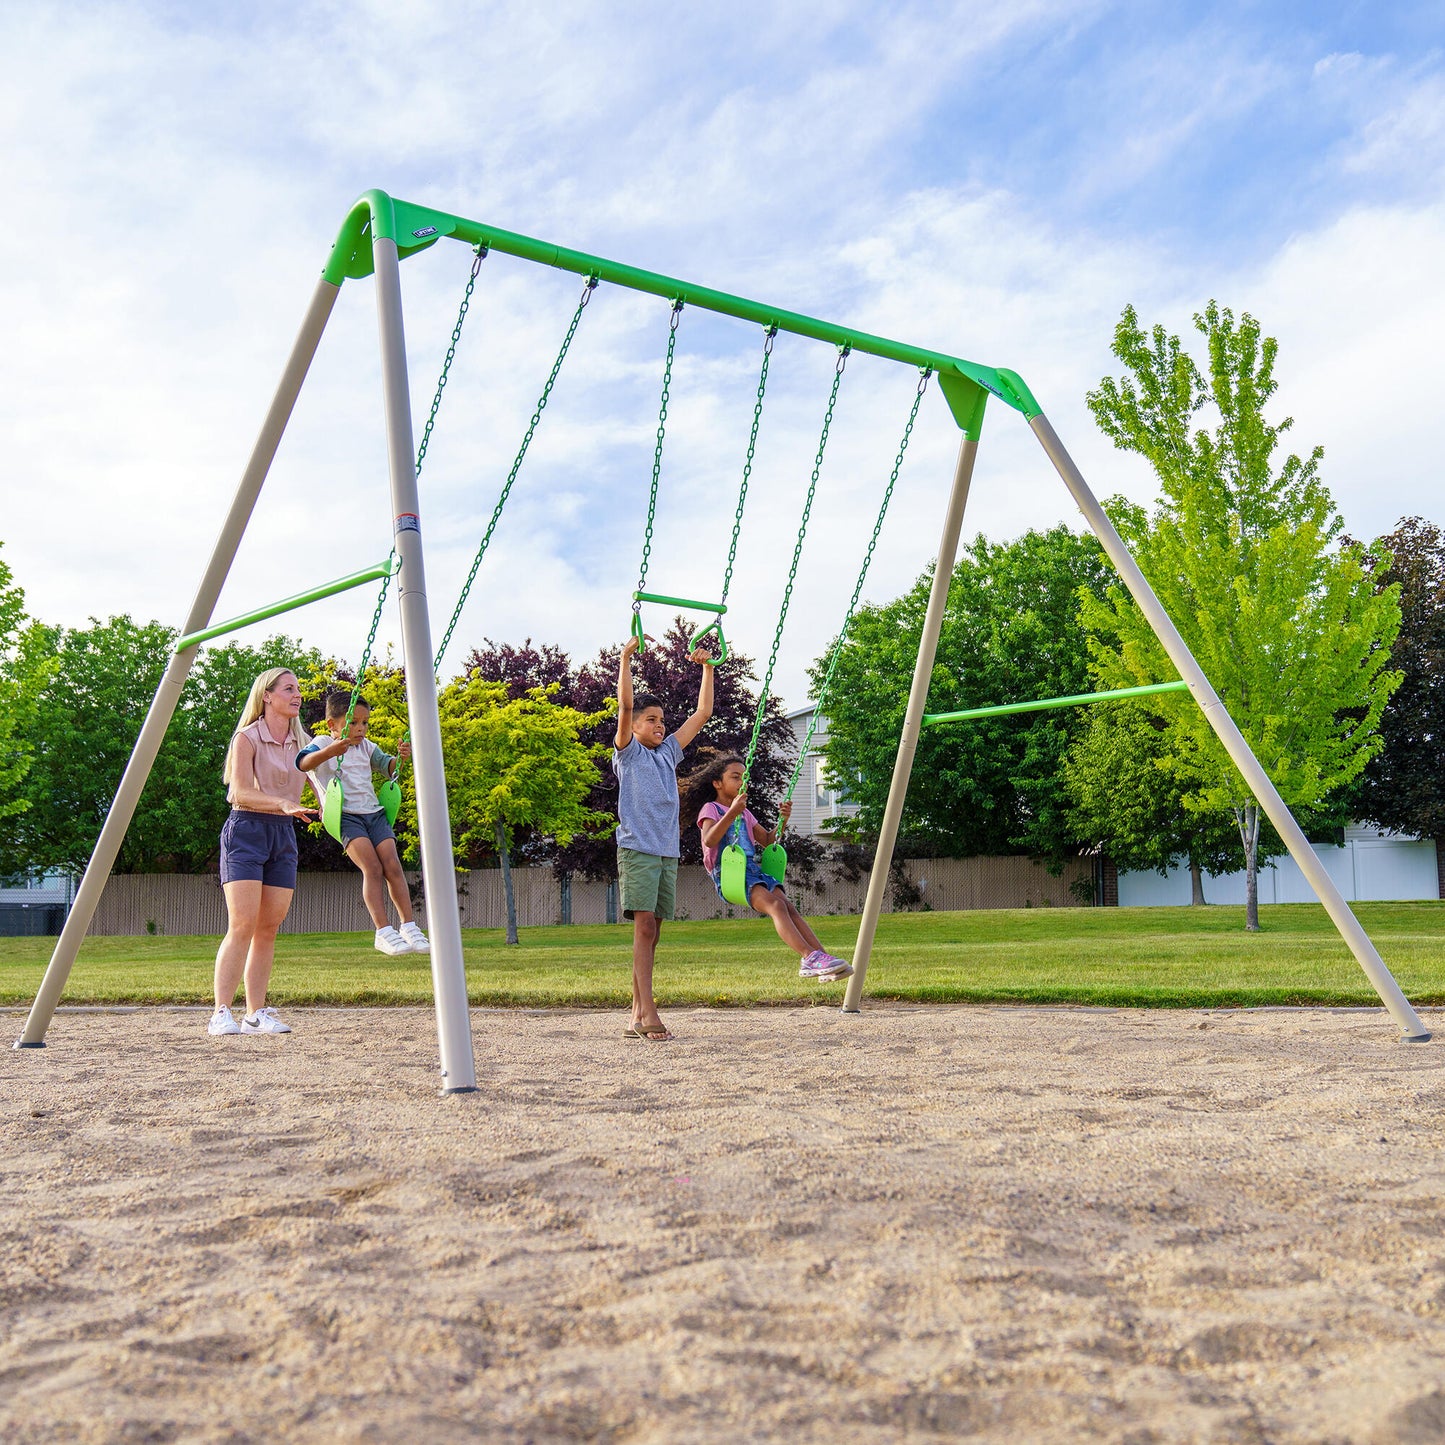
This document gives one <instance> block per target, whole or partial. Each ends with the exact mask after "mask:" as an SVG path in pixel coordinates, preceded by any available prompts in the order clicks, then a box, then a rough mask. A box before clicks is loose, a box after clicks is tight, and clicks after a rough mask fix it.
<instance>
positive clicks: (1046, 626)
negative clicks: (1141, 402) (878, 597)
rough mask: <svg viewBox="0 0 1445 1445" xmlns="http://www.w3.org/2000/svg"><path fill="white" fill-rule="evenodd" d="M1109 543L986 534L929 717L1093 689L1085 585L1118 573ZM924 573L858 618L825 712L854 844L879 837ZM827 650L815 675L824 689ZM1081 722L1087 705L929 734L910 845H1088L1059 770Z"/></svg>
mask: <svg viewBox="0 0 1445 1445" xmlns="http://www.w3.org/2000/svg"><path fill="white" fill-rule="evenodd" d="M1113 575H1114V574H1113V570H1112V568H1110V567H1109V565H1108V563H1107V562H1106V560H1105V558H1104V555H1103V552H1102V550H1101V549H1100V547H1099V545H1098V543H1097V542H1096V541H1095V540H1094V539H1093V538H1092V537H1088V536H1081V535H1079V534H1078V533H1075V532H1071V531H1070V530H1069V529H1068V528H1067V527H1064V526H1058V527H1053V528H1051V529H1049V530H1048V531H1046V532H1037V531H1035V532H1026V533H1025V534H1024V535H1023V536H1022V537H1019V538H1017V539H1016V540H1014V541H1012V542H1002V543H998V542H990V541H988V539H987V538H985V537H983V536H982V535H980V536H978V537H976V538H975V539H974V541H973V542H972V543H971V544H970V545H969V546H968V547H967V548H966V549H965V550H964V553H963V555H962V557H960V559H959V561H958V563H957V564H956V566H955V567H954V571H953V577H952V579H951V581H950V583H949V589H948V607H947V613H946V616H945V620H944V625H943V632H942V635H941V636H940V639H939V646H938V656H937V660H936V662H935V664H934V669H933V677H932V681H931V686H930V689H929V694H928V709H929V711H930V712H950V711H955V710H960V709H963V708H969V707H983V706H987V705H989V704H991V703H1002V702H1025V701H1029V700H1032V699H1034V698H1040V697H1052V696H1058V695H1060V694H1070V693H1078V692H1085V691H1087V690H1088V687H1089V653H1088V648H1087V642H1086V638H1085V634H1084V630H1083V628H1082V627H1081V626H1080V624H1079V621H1078V597H1079V593H1080V591H1081V590H1082V591H1083V592H1086V593H1088V594H1090V595H1094V596H1102V594H1103V591H1104V588H1105V587H1106V586H1107V584H1108V582H1109V580H1110V579H1111V578H1112V577H1113ZM932 580H933V579H932V573H931V572H925V573H924V574H923V575H922V576H921V577H920V578H919V579H918V581H917V582H916V583H915V584H914V585H913V587H912V588H910V589H909V591H908V592H906V593H904V595H903V596H902V597H900V598H898V599H896V600H895V601H893V602H889V603H887V604H885V605H882V606H872V607H862V608H860V609H859V610H858V612H857V613H856V614H855V615H854V618H853V622H852V625H851V627H850V628H849V632H848V638H847V641H846V643H845V645H844V648H843V652H842V654H841V656H840V657H839V659H838V667H837V671H836V673H835V675H834V678H833V684H832V690H831V693H830V694H829V697H828V700H827V704H826V711H827V715H828V739H829V740H828V768H829V771H830V772H831V773H832V774H833V775H834V776H835V777H840V778H847V779H849V780H850V781H849V788H850V790H851V792H852V795H853V799H854V801H855V802H857V803H858V804H859V810H858V813H857V815H856V816H855V817H854V818H852V819H850V820H848V822H847V824H846V825H845V830H846V832H847V833H848V835H849V836H851V837H854V838H855V839H857V840H860V841H866V840H869V839H871V838H874V837H876V836H877V832H878V828H879V826H880V824H881V821H882V817H883V809H884V805H885V803H886V802H887V798H888V787H889V782H890V780H891V778H892V775H893V763H894V759H895V757H896V755H897V751H898V737H899V734H900V732H901V731H902V727H903V714H904V710H905V707H906V704H907V701H908V691H909V684H910V682H911V679H912V676H913V666H914V660H915V659H916V657H917V655H918V641H919V637H920V635H921V633H922V630H923V617H924V613H925V611H926V609H927V605H928V594H929V590H930V588H931V586H932ZM826 667H827V655H826V654H825V656H824V657H822V658H820V659H819V660H818V662H817V663H816V664H815V666H814V669H813V674H812V676H813V684H814V686H815V687H817V686H818V685H819V684H820V683H821V681H822V676H823V673H824V671H825V670H826ZM1083 726H1084V718H1083V716H1082V714H1081V713H1080V711H1079V710H1077V709H1070V710H1067V711H1059V712H1044V713H1024V714H1017V715H1014V716H1011V717H1003V718H993V719H980V720H978V721H974V722H965V723H957V724H949V725H940V726H937V727H931V728H926V729H925V730H924V732H923V735H922V737H921V739H920V740H919V745H918V753H917V756H916V759H915V762H914V767H913V774H912V778H911V781H910V784H909V790H908V802H907V806H906V808H905V810H904V815H903V828H902V834H903V838H904V844H903V846H904V848H905V849H906V850H907V851H910V852H913V853H933V854H943V855H946V856H952V857H960V858H963V857H969V856H972V855H976V854H999V853H1032V854H1034V855H1036V856H1041V857H1047V858H1051V859H1058V858H1062V857H1064V856H1066V855H1067V854H1068V853H1069V852H1070V851H1071V850H1072V849H1073V846H1074V844H1075V843H1076V842H1077V841H1078V837H1079V835H1078V834H1077V832H1076V830H1075V828H1074V826H1073V824H1072V823H1071V821H1070V817H1069V808H1070V803H1069V798H1068V795H1067V792H1066V790H1065V787H1064V783H1063V779H1062V775H1061V765H1062V762H1063V759H1064V757H1065V756H1066V754H1067V752H1068V749H1069V746H1070V743H1071V742H1072V740H1073V739H1074V738H1075V737H1077V736H1078V735H1079V733H1080V731H1081V729H1082V728H1083Z"/></svg>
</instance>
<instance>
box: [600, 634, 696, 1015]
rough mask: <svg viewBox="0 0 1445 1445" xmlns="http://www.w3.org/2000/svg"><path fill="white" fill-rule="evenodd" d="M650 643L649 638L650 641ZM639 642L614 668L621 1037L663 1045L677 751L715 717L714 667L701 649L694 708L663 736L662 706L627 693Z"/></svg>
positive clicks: (626, 648) (632, 642) (631, 642)
mask: <svg viewBox="0 0 1445 1445" xmlns="http://www.w3.org/2000/svg"><path fill="white" fill-rule="evenodd" d="M647 640H648V641H649V642H650V641H651V640H652V639H651V638H648V639H647ZM639 646H641V642H640V641H639V639H638V638H637V637H636V636H633V637H629V638H628V639H627V641H626V642H625V643H624V644H623V645H622V659H621V662H620V664H619V665H618V669H617V734H616V736H615V737H614V738H613V740H612V741H613V753H612V767H613V770H614V771H615V772H616V774H617V820H618V821H617V879H618V888H619V891H620V893H621V895H622V914H623V917H625V918H630V919H631V920H632V1021H631V1023H630V1024H629V1025H628V1026H627V1027H626V1028H625V1029H623V1031H622V1033H623V1037H624V1038H628V1039H643V1040H646V1041H648V1042H651V1043H666V1042H667V1040H668V1039H670V1038H671V1037H672V1034H671V1032H670V1031H669V1030H668V1027H667V1025H666V1024H664V1023H663V1021H662V1016H661V1015H660V1014H659V1013H658V1011H657V1004H656V1002H655V1001H654V999H653V997H652V967H653V963H654V961H655V960H656V957H657V940H658V936H659V935H660V934H661V932H662V925H663V924H664V923H665V922H667V921H668V920H669V919H671V918H672V916H673V909H674V906H675V902H676V895H677V859H678V854H679V852H680V848H679V840H680V836H681V834H680V830H679V827H678V801H677V769H678V764H679V763H681V762H682V750H683V749H684V748H685V747H686V746H687V745H688V744H689V743H690V742H691V741H692V740H693V739H694V738H695V737H696V736H697V735H698V733H700V732H701V731H702V728H703V724H704V723H706V722H707V720H708V719H709V718H710V717H711V716H712V679H713V662H712V658H710V657H709V656H708V655H707V653H706V652H704V651H703V650H702V649H701V648H698V649H697V650H695V651H694V652H693V654H692V661H693V662H696V663H700V664H701V665H702V682H701V683H700V684H699V686H698V690H697V707H696V708H695V709H694V710H693V712H692V715H691V716H690V717H689V718H688V719H687V721H686V722H684V723H683V725H682V726H681V727H680V728H678V730H677V731H676V732H675V733H672V734H671V735H669V734H668V731H667V726H666V724H665V723H664V722H663V718H662V703H661V701H660V700H659V699H657V698H655V697H653V696H652V694H651V693H640V694H638V696H637V697H635V698H634V697H633V695H632V659H633V657H634V655H635V654H636V652H637V649H638V647H639Z"/></svg>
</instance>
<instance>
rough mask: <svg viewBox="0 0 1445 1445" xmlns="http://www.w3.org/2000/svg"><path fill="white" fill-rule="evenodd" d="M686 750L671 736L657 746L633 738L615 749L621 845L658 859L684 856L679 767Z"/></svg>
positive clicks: (613, 758)
mask: <svg viewBox="0 0 1445 1445" xmlns="http://www.w3.org/2000/svg"><path fill="white" fill-rule="evenodd" d="M681 762H682V748H681V746H680V745H679V744H678V741H677V739H676V737H674V736H673V735H672V734H668V736H667V737H665V738H663V740H662V741H661V742H660V743H659V744H658V745H657V746H656V747H655V748H645V747H643V745H642V744H641V743H640V742H638V741H637V739H636V738H633V739H632V741H631V742H630V743H628V744H627V746H626V747H625V748H623V749H622V751H621V752H619V751H618V750H617V749H616V748H614V749H613V750H612V766H613V768H614V769H615V771H616V773H617V818H618V823H617V846H618V847H619V848H631V849H632V850H633V851H634V852H636V853H651V854H653V855H654V856H655V857H658V858H676V857H678V856H679V855H680V853H681V848H680V845H679V837H678V827H677V768H678V764H679V763H681Z"/></svg>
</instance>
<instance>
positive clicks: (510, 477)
mask: <svg viewBox="0 0 1445 1445" xmlns="http://www.w3.org/2000/svg"><path fill="white" fill-rule="evenodd" d="M596 289H597V277H596V276H589V277H588V278H587V279H586V281H585V282H584V283H583V285H582V298H581V300H579V301H578V303H577V309H576V310H575V311H574V312H573V313H572V321H571V324H570V325H569V326H568V327H567V334H566V335H565V336H564V337H563V338H562V348H561V350H560V351H558V353H557V359H556V361H554V362H553V363H552V370H551V371H550V372H549V373H548V375H547V383H546V385H545V386H543V388H542V395H541V396H540V397H538V398H537V405H536V407H535V409H534V410H533V412H532V420H531V421H530V422H528V424H527V430H526V433H525V434H524V436H523V437H522V445H521V447H520V448H518V451H517V456H516V460H514V461H513V463H512V469H511V471H509V472H508V473H507V480H506V482H505V483H504V484H503V486H502V493H501V495H500V496H499V497H498V498H497V505H496V506H495V507H494V508H493V509H492V520H491V521H490V522H488V523H487V530H486V532H485V533H483V535H482V542H481V545H480V546H479V547H478V548H477V555H476V556H475V557H473V558H472V569H471V571H470V572H468V573H467V580H466V582H465V583H464V584H463V586H462V595H461V596H460V597H458V598H457V605H456V609H455V610H454V611H453V612H452V618H451V621H450V622H448V623H447V627H446V631H445V632H444V633H443V634H442V640H441V645H440V646H439V647H438V648H437V654H436V660H435V662H434V663H433V667H434V670H435V671H437V672H440V671H441V666H442V658H443V657H445V656H446V651H447V647H448V645H449V644H450V643H451V640H452V633H453V632H455V631H456V628H457V622H458V620H459V619H460V618H461V615H462V609H463V608H464V607H465V606H466V605H467V597H468V595H469V594H470V593H471V590H472V583H473V582H475V581H476V580H477V572H478V570H479V569H480V568H481V565H482V558H483V557H485V556H486V555H487V548H488V547H489V546H490V545H491V542H492V533H493V532H495V531H496V530H497V523H498V522H499V521H501V518H502V509H503V508H504V507H505V506H506V505H507V498H508V497H509V496H511V494H512V484H513V483H514V482H515V481H516V480H517V473H518V472H520V471H521V470H522V462H523V461H524V460H525V459H526V456H527V448H528V447H530V446H531V445H532V438H533V436H535V435H536V432H537V426H538V423H540V422H541V420H542V413H543V412H544V411H546V409H547V402H548V401H549V400H550V399H551V396H552V388H553V387H554V386H555V385H556V384H557V377H558V374H559V373H560V372H561V370H562V363H563V362H564V361H565V360H566V359H567V350H568V348H569V347H570V346H571V345H572V338H573V337H574V336H576V334H577V324H578V322H580V321H581V320H582V313H583V312H584V311H585V310H586V309H587V303H588V302H589V301H590V300H591V299H592V293H593V291H595V290H596ZM438 394H440V393H438Z"/></svg>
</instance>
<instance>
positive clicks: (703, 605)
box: [632, 592, 728, 617]
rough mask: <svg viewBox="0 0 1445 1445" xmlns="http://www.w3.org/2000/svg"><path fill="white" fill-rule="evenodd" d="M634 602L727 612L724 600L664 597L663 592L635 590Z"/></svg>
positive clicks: (692, 609)
mask: <svg viewBox="0 0 1445 1445" xmlns="http://www.w3.org/2000/svg"><path fill="white" fill-rule="evenodd" d="M632 600H633V601H634V602H660V603H662V605H663V606H664V607H686V608H688V609H689V611H692V612H716V613H717V615H718V616H719V617H721V616H722V615H723V613H724V612H726V611H727V610H728V609H727V604H726V603H723V602H694V601H693V600H692V599H691V598H689V597H664V596H663V594H662V593H661V592H634V593H633V594H632Z"/></svg>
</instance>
